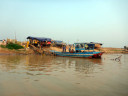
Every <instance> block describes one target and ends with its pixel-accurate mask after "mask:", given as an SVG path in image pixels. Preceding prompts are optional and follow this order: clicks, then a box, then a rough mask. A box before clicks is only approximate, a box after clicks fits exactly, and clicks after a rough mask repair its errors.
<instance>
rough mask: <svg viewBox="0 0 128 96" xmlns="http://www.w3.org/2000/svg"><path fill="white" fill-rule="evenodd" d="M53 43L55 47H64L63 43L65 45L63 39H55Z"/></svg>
mask: <svg viewBox="0 0 128 96" xmlns="http://www.w3.org/2000/svg"><path fill="white" fill-rule="evenodd" d="M52 45H53V47H59V48H62V47H63V45H65V43H64V42H63V41H59V40H53V41H52Z"/></svg>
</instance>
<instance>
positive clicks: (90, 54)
mask: <svg viewBox="0 0 128 96" xmlns="http://www.w3.org/2000/svg"><path fill="white" fill-rule="evenodd" d="M51 52H52V53H53V54H54V55H56V56H63V57H64V56H67V57H82V58H100V57H101V55H102V52H78V53H76V52H75V53H70V52H58V51H53V50H52V51H51Z"/></svg>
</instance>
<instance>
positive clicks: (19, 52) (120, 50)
mask: <svg viewBox="0 0 128 96" xmlns="http://www.w3.org/2000/svg"><path fill="white" fill-rule="evenodd" d="M59 50H60V49H59ZM100 51H102V52H104V54H128V52H125V51H124V49H123V48H100ZM32 54H33V55H35V54H36V53H35V52H34V51H33V50H32V49H30V48H28V49H20V50H11V49H7V48H1V47H0V55H32Z"/></svg>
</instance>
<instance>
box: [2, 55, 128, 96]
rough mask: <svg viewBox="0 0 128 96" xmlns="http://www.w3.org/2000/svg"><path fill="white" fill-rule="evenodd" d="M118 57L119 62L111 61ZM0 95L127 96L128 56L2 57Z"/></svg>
mask: <svg viewBox="0 0 128 96" xmlns="http://www.w3.org/2000/svg"><path fill="white" fill-rule="evenodd" d="M120 55H122V57H121V60H120V61H115V60H112V59H114V58H116V57H118V56H120ZM0 96H128V54H104V55H103V56H102V59H84V58H68V57H50V56H40V55H33V56H32V55H29V56H24V55H14V56H9V55H1V56H0Z"/></svg>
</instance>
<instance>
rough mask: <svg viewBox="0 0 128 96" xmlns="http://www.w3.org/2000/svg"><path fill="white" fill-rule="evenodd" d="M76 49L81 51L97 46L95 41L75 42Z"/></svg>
mask: <svg viewBox="0 0 128 96" xmlns="http://www.w3.org/2000/svg"><path fill="white" fill-rule="evenodd" d="M74 45H75V50H76V51H81V50H93V51H94V47H95V43H74Z"/></svg>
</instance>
